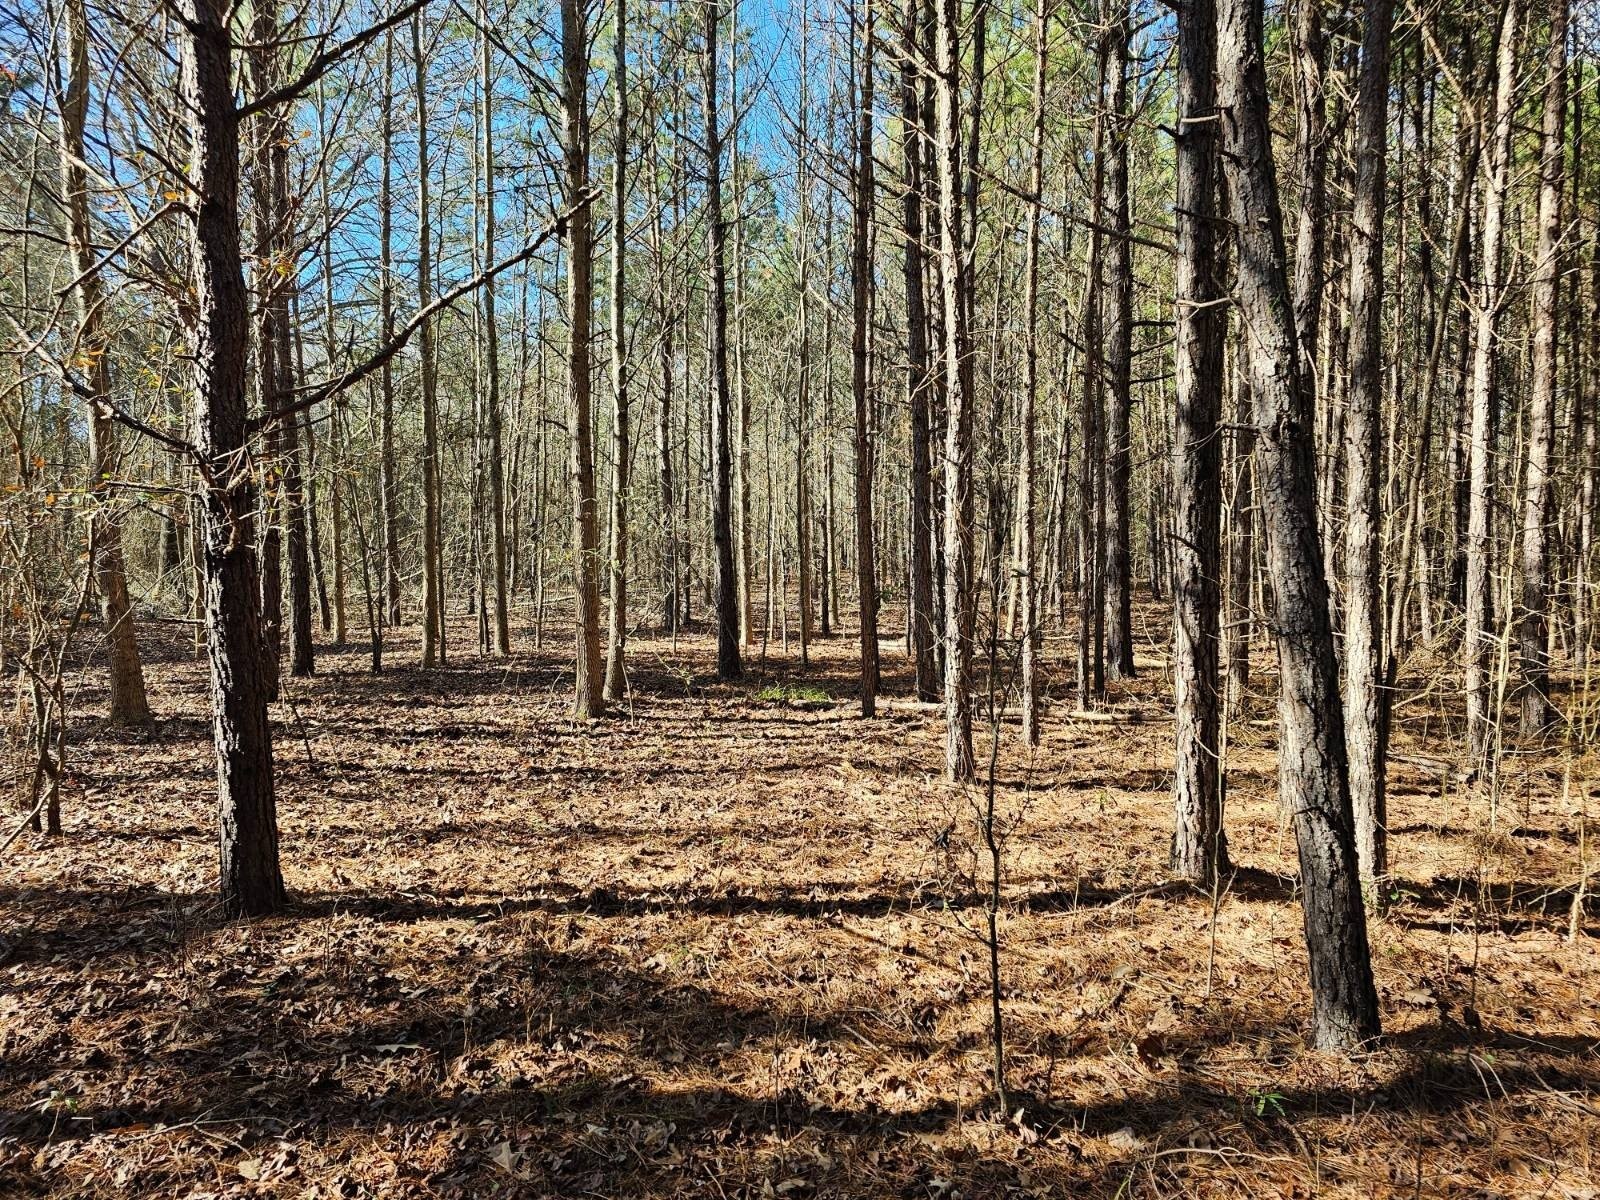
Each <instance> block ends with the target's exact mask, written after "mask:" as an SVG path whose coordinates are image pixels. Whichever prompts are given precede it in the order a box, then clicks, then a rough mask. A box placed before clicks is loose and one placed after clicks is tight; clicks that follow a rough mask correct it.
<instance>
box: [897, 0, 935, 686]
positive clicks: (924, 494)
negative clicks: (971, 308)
mask: <svg viewBox="0 0 1600 1200" xmlns="http://www.w3.org/2000/svg"><path fill="white" fill-rule="evenodd" d="M924 7H925V5H924V3H923V0H905V4H904V8H903V19H902V24H901V30H900V38H901V42H902V43H903V45H904V47H905V50H904V53H903V56H902V58H901V67H900V150H901V162H902V164H903V167H904V186H905V191H904V194H903V197H902V201H901V204H902V210H903V213H904V216H903V221H904V242H905V293H906V359H907V378H906V396H907V401H908V407H909V410H910V425H911V429H910V436H911V492H910V504H911V514H910V516H911V519H910V522H909V524H910V530H909V534H910V539H911V555H910V557H911V580H910V582H911V588H910V600H911V611H910V614H909V622H910V627H911V656H912V660H913V663H914V664H915V672H916V688H917V699H919V700H922V701H924V702H931V701H933V700H935V699H936V698H937V697H938V695H939V681H938V656H937V654H936V652H935V642H936V637H937V635H936V632H935V631H936V630H937V628H938V625H937V614H936V613H935V612H934V603H933V543H934V528H933V439H932V418H931V413H930V406H931V399H932V397H931V391H932V379H931V378H930V376H929V367H928V313H927V309H926V305H925V302H924V289H925V287H926V286H927V280H926V270H925V267H924V263H923V241H922V240H923V237H924V231H923V222H922V213H923V206H924V204H925V203H926V199H925V197H924V195H923V175H922V138H923V137H924V136H925V132H926V131H924V130H923V128H922V98H921V90H920V89H919V87H918V75H917V65H916V64H917V58H916V50H915V49H914V48H915V47H917V46H918V45H919V43H920V39H921V36H922V24H923V19H924V18H923V9H924Z"/></svg>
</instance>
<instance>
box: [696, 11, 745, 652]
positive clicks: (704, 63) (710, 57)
mask: <svg viewBox="0 0 1600 1200" xmlns="http://www.w3.org/2000/svg"><path fill="white" fill-rule="evenodd" d="M721 22H722V0H708V3H707V4H706V5H705V17H704V29H703V33H704V38H705V45H704V47H703V52H702V54H701V60H700V68H701V86H702V94H701V100H702V104H703V110H704V118H705V148H706V230H707V233H706V239H707V240H706V258H707V263H708V271H709V280H708V283H709V287H710V295H709V300H708V303H709V304H710V307H711V312H710V320H709V323H708V344H707V348H706V351H707V365H708V371H709V376H710V377H709V379H708V381H707V384H708V387H709V390H710V394H711V490H712V536H713V538H714V540H715V542H716V551H717V562H716V571H717V676H718V677H719V678H721V679H737V678H739V676H740V675H742V674H743V673H744V665H743V662H742V661H741V656H740V651H739V640H740V639H739V584H738V578H737V576H736V574H735V572H734V550H733V532H734V531H733V478H732V473H733V448H732V439H731V436H730V433H731V431H730V429H729V424H730V421H731V417H732V413H731V408H732V397H731V394H730V392H729V387H728V272H727V254H726V243H727V233H728V230H727V225H726V223H725V222H724V221H723V218H722V132H721V126H720V113H719V112H718V105H717V68H718V62H717V27H718V26H719V25H720V24H721Z"/></svg>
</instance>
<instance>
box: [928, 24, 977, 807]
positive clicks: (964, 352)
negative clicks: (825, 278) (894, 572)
mask: <svg viewBox="0 0 1600 1200" xmlns="http://www.w3.org/2000/svg"><path fill="white" fill-rule="evenodd" d="M935 5H936V10H937V14H936V20H937V27H936V30H935V45H936V56H935V65H936V70H937V72H938V84H937V92H938V104H937V110H938V117H937V123H938V130H937V133H936V135H935V138H934V142H935V146H936V148H937V151H938V162H937V173H938V186H939V265H940V274H941V279H940V287H939V290H940V299H941V301H942V304H943V309H944V377H945V384H946V387H947V388H948V392H949V401H948V403H947V405H946V409H947V412H946V416H945V462H944V470H945V481H944V482H945V494H944V505H945V507H944V552H945V623H944V640H945V669H944V705H945V743H944V773H945V778H947V779H949V780H952V781H966V780H970V779H971V778H972V777H973V774H974V770H975V766H974V761H973V755H972V694H971V688H972V627H973V619H974V616H975V606H974V603H973V600H974V597H973V586H972V585H973V563H972V520H973V507H974V504H973V490H972V406H973V398H972V370H971V353H972V352H971V347H970V345H969V344H968V328H969V327H968V324H967V307H966V303H965V301H964V296H965V295H966V291H967V289H966V283H965V281H966V277H967V271H968V270H969V269H970V264H969V263H968V261H967V258H966V253H965V250H966V241H965V239H964V237H963V235H962V221H961V196H962V191H961V136H960V133H959V128H960V113H961V79H960V72H961V50H960V41H959V36H960V35H959V25H960V0H935Z"/></svg>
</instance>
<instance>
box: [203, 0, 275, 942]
mask: <svg viewBox="0 0 1600 1200" xmlns="http://www.w3.org/2000/svg"><path fill="white" fill-rule="evenodd" d="M179 14H180V18H181V19H180V21H179V23H178V27H177V28H178V31H179V34H178V55H179V64H180V66H179V89H180V94H181V96H182V101H183V108H184V111H185V112H186V113H187V114H188V134H189V145H190V163H191V167H190V171H191V183H192V185H193V189H194V193H195V194H196V196H198V197H199V199H198V202H197V203H196V204H195V206H194V209H193V216H192V217H191V218H190V219H189V221H188V231H189V261H190V271H191V279H190V285H191V287H192V289H193V296H194V307H195V325H194V332H193V342H192V345H191V357H190V371H191V381H192V382H191V386H192V387H193V389H194V391H193V394H194V405H195V411H194V417H193V426H192V427H193V430H194V437H195V448H196V455H197V464H196V465H197V467H198V468H199V471H200V475H201V478H202V480H203V482H204V488H203V492H202V496H201V516H202V523H201V561H202V563H203V566H204V576H205V622H206V648H207V651H208V653H209V656H210V660H211V694H212V705H213V712H214V717H213V723H212V732H213V735H214V737H215V740H216V751H217V801H218V828H219V832H220V846H219V853H220V860H221V861H220V866H221V881H222V884H221V885H222V903H223V907H224V908H225V909H226V911H227V912H229V913H230V914H231V915H235V916H259V915H262V914H265V913H270V912H274V911H276V910H277V909H279V908H281V907H282V906H283V904H284V902H285V895H284V888H283V876H282V874H281V873H280V871H279V867H278V822H277V805H276V798H275V795H274V792H273V773H272V732H271V727H270V726H269V724H268V721H267V695H268V691H267V687H268V680H267V678H266V676H265V674H264V668H265V665H266V643H265V639H264V637H263V633H262V628H261V610H260V608H259V605H258V599H257V597H258V588H259V574H258V571H257V558H256V547H255V539H254V537H253V536H252V526H253V524H254V521H255V499H256V496H255V493H256V488H255V481H254V478H253V477H252V474H251V472H250V471H249V469H248V467H247V465H246V464H247V455H246V443H247V439H248V429H247V425H246V420H245V418H246V410H245V365H246V357H247V352H248V344H249V343H248V338H249V302H248V299H247V296H246V293H245V286H244V269H243V266H242V264H241V259H240V251H239V114H238V110H237V109H236V108H235V105H234V99H233V39H232V35H231V34H230V32H229V29H228V22H227V12H226V7H225V6H224V5H222V4H220V3H219V2H218V0H183V2H182V4H181V5H180V8H179Z"/></svg>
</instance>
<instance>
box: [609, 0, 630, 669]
mask: <svg viewBox="0 0 1600 1200" xmlns="http://www.w3.org/2000/svg"><path fill="white" fill-rule="evenodd" d="M611 36H612V62H611V71H612V75H613V76H614V78H613V80H612V85H611V86H612V88H613V90H614V92H615V95H616V106H617V107H616V115H615V119H616V125H615V127H614V129H613V131H612V141H613V147H612V166H611V397H612V419H611V458H612V463H611V554H610V568H611V571H610V576H611V597H610V599H611V604H610V611H609V616H608V621H607V626H606V699H607V700H612V701H619V700H621V699H622V698H623V696H624V694H625V693H626V692H627V690H628V680H627V672H626V669H625V666H624V663H623V654H624V651H625V650H626V647H627V641H628V465H629V455H630V451H629V447H628V374H627V368H628V342H627V298H628V275H627V253H628V178H627V159H628V0H617V13H616V26H615V28H614V29H613V31H612V35H611Z"/></svg>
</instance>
